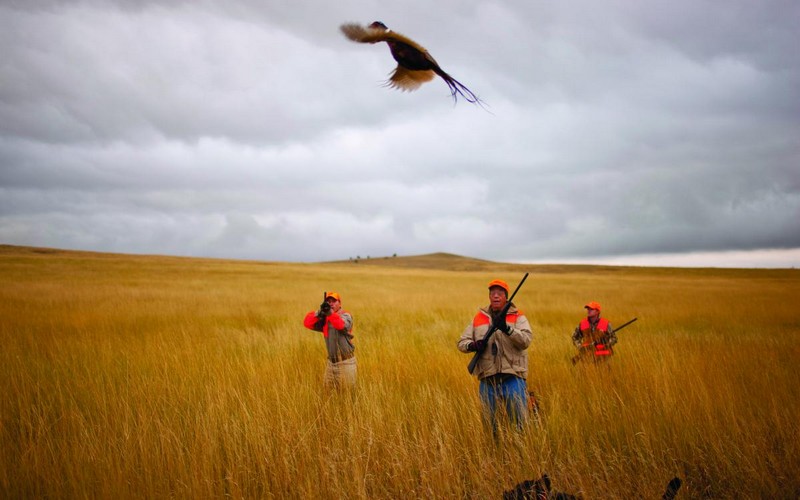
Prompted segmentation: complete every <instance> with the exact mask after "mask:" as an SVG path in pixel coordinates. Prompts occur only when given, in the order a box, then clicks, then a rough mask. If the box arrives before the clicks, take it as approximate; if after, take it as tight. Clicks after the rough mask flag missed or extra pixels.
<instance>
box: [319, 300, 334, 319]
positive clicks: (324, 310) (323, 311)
mask: <svg viewBox="0 0 800 500" xmlns="http://www.w3.org/2000/svg"><path fill="white" fill-rule="evenodd" d="M319 315H320V316H330V315H331V305H330V304H328V303H327V302H323V303H322V304H320V305H319Z"/></svg>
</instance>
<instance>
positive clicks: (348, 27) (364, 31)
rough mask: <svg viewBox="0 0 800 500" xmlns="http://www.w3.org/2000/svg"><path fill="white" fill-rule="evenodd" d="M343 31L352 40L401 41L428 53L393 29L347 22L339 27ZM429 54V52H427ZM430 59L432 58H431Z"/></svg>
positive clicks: (365, 41)
mask: <svg viewBox="0 0 800 500" xmlns="http://www.w3.org/2000/svg"><path fill="white" fill-rule="evenodd" d="M339 29H340V30H342V33H344V36H346V37H347V38H349V39H350V40H352V41H354V42H360V43H378V42H389V41H393V42H401V43H405V44H407V45H410V46H412V47H414V48H415V49H417V50H419V51H420V52H424V53H425V54H428V51H427V50H426V49H425V47H423V46H422V45H420V44H418V43H417V42H415V41H414V40H412V39H410V38H408V37H407V36H404V35H401V34H400V33H397V32H395V31H392V30H389V29H386V30H385V29H381V28H370V27H369V26H361V25H360V24H355V23H347V24H343V25H341V26H340V27H339ZM428 56H430V54H428ZM431 59H432V58H431Z"/></svg>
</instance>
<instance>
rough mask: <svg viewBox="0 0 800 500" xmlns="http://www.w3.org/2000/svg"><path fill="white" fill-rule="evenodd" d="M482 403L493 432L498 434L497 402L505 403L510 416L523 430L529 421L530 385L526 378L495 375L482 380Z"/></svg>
mask: <svg viewBox="0 0 800 500" xmlns="http://www.w3.org/2000/svg"><path fill="white" fill-rule="evenodd" d="M480 395H481V404H482V405H483V414H484V418H485V419H487V421H488V423H490V424H491V426H492V433H493V434H497V419H496V418H495V414H496V413H497V403H498V402H503V403H504V404H505V408H506V413H507V414H508V418H509V419H510V420H511V422H512V423H513V424H515V425H516V427H517V429H518V430H522V429H523V427H524V426H525V424H526V423H527V421H528V385H527V384H526V383H525V379H524V378H519V377H515V376H513V375H503V376H499V375H495V376H492V377H487V378H485V379H483V380H481V385H480Z"/></svg>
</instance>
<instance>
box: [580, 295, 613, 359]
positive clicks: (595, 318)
mask: <svg viewBox="0 0 800 500" xmlns="http://www.w3.org/2000/svg"><path fill="white" fill-rule="evenodd" d="M583 307H584V308H585V309H586V318H585V319H583V320H581V322H580V323H579V324H578V326H577V328H575V331H574V332H573V333H572V343H573V344H575V347H577V348H578V350H579V353H580V354H581V355H582V356H581V357H582V358H583V357H584V356H585V357H589V356H590V355H591V358H592V359H593V360H594V361H605V360H606V359H608V357H609V356H611V355H612V354H613V353H614V351H613V349H612V348H611V347H612V346H613V345H614V344H616V343H617V335H616V334H615V333H614V329H613V328H611V323H609V322H608V320H607V319H605V318H601V317H600V309H601V307H600V304H599V303H597V302H595V301H591V302H589V303H587V304H586V305H585V306H583Z"/></svg>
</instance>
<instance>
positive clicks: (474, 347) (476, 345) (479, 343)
mask: <svg viewBox="0 0 800 500" xmlns="http://www.w3.org/2000/svg"><path fill="white" fill-rule="evenodd" d="M485 345H486V341H485V340H484V339H480V340H476V341H474V342H470V343H469V345H468V346H467V351H468V352H476V351H482V350H483V346H485Z"/></svg>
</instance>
